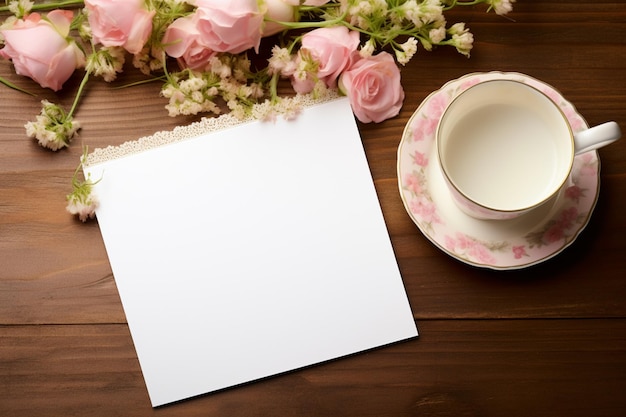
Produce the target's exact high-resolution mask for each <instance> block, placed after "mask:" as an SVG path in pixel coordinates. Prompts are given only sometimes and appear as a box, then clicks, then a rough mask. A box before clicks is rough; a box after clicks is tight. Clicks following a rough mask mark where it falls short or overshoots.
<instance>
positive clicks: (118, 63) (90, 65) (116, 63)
mask: <svg viewBox="0 0 626 417" xmlns="http://www.w3.org/2000/svg"><path fill="white" fill-rule="evenodd" d="M125 59H126V58H125V53H124V49H123V48H121V47H103V48H102V49H100V50H99V51H97V52H94V53H93V54H91V55H89V56H88V57H87V64H86V67H85V68H86V70H87V71H88V72H89V73H90V74H94V75H95V76H99V77H102V78H103V79H104V81H106V82H111V81H113V80H115V78H116V77H117V73H120V72H122V69H123V66H124V61H125Z"/></svg>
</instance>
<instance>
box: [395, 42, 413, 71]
mask: <svg viewBox="0 0 626 417" xmlns="http://www.w3.org/2000/svg"><path fill="white" fill-rule="evenodd" d="M400 48H402V49H401V50H396V58H397V59H398V62H399V63H400V64H402V65H406V64H407V63H408V62H409V61H410V60H411V58H413V56H414V55H415V54H416V53H417V39H415V38H413V37H411V38H409V39H408V40H407V41H406V42H404V43H403V44H401V45H400Z"/></svg>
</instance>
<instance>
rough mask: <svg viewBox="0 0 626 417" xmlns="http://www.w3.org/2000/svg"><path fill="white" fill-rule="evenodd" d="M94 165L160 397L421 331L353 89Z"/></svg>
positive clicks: (149, 375)
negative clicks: (273, 117)
mask: <svg viewBox="0 0 626 417" xmlns="http://www.w3.org/2000/svg"><path fill="white" fill-rule="evenodd" d="M85 173H86V174H90V175H91V178H92V179H94V180H97V179H100V181H99V182H98V183H97V184H96V186H95V192H96V194H97V196H98V198H99V200H100V206H99V208H98V209H97V219H98V223H99V226H100V229H101V232H102V235H103V239H104V243H105V245H106V249H107V254H108V257H109V261H110V263H111V268H112V270H113V274H114V276H115V281H116V284H117V287H118V290H119V293H120V296H121V300H122V304H123V306H124V311H125V313H126V317H127V320H128V324H129V327H130V331H131V334H132V337H133V342H134V345H135V348H136V351H137V355H138V358H139V362H140V364H141V369H142V372H143V375H144V379H145V382H146V386H147V389H148V393H149V396H150V399H151V402H152V405H153V406H155V407H156V406H159V405H163V404H166V403H170V402H174V401H178V400H182V399H185V398H189V397H192V396H196V395H199V394H204V393H208V392H212V391H215V390H220V389H223V388H227V387H232V386H234V385H238V384H242V383H245V382H250V381H254V380H258V379H260V378H264V377H268V376H272V375H276V374H280V373H283V372H286V371H290V370H295V369H298V368H301V367H304V366H308V365H312V364H317V363H320V362H324V361H327V360H330V359H335V358H339V357H342V356H346V355H350V354H353V353H357V352H361V351H364V350H368V349H372V348H375V347H380V346H383V345H386V344H390V343H393V342H397V341H400V340H404V339H408V338H411V337H414V336H417V329H416V326H415V322H414V319H413V315H412V313H411V309H410V306H409V303H408V300H407V296H406V292H405V289H404V286H403V283H402V279H401V276H400V273H399V270H398V266H397V263H396V259H395V256H394V253H393V250H392V247H391V244H390V240H389V236H388V233H387V229H386V226H385V223H384V220H383V216H382V212H381V209H380V205H379V202H378V199H377V196H376V192H375V189H374V184H373V181H372V178H371V174H370V171H369V167H368V164H367V160H366V157H365V153H364V151H363V146H362V144H361V139H360V136H359V132H358V129H357V126H356V123H355V121H354V117H353V114H352V111H351V108H350V105H349V103H348V101H347V99H345V98H342V99H337V100H332V101H328V102H325V103H321V104H316V105H313V106H311V107H307V108H306V109H305V110H304V111H303V112H302V113H301V114H300V115H299V116H298V117H297V118H296V119H295V120H291V121H286V120H283V119H279V120H277V121H276V122H274V123H273V122H260V121H250V122H247V123H242V124H238V125H233V126H228V127H225V128H223V129H222V130H219V131H214V132H210V133H205V134H204V133H203V134H198V135H197V136H194V137H189V138H185V139H184V140H177V141H173V142H171V143H166V144H163V145H161V146H157V147H154V148H152V149H147V150H143V151H140V152H131V153H128V154H125V155H122V156H119V157H114V158H110V159H105V160H99V161H96V162H94V163H87V164H85Z"/></svg>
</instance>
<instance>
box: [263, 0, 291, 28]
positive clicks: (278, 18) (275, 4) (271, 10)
mask: <svg viewBox="0 0 626 417" xmlns="http://www.w3.org/2000/svg"><path fill="white" fill-rule="evenodd" d="M297 5H299V3H297V4H295V5H292V4H290V3H289V2H287V1H284V0H265V1H264V2H263V6H262V7H263V8H262V9H261V11H262V12H263V14H264V15H265V18H266V19H269V20H266V21H265V22H264V23H263V30H262V32H263V36H270V35H274V34H276V33H279V32H281V31H282V30H284V29H285V27H284V26H282V25H280V24H278V23H276V22H293V21H294V20H295V19H296V8H295V7H294V6H297Z"/></svg>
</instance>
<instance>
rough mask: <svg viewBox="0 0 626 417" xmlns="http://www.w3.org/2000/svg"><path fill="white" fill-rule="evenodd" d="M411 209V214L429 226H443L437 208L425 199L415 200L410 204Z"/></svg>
mask: <svg viewBox="0 0 626 417" xmlns="http://www.w3.org/2000/svg"><path fill="white" fill-rule="evenodd" d="M409 208H410V210H411V213H413V214H415V215H416V216H417V217H419V218H420V219H421V220H422V221H423V222H424V223H427V224H430V225H432V224H442V221H441V218H440V217H439V214H437V206H435V204H433V203H432V202H430V201H425V200H423V199H414V200H412V201H411V202H410V204H409Z"/></svg>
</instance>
